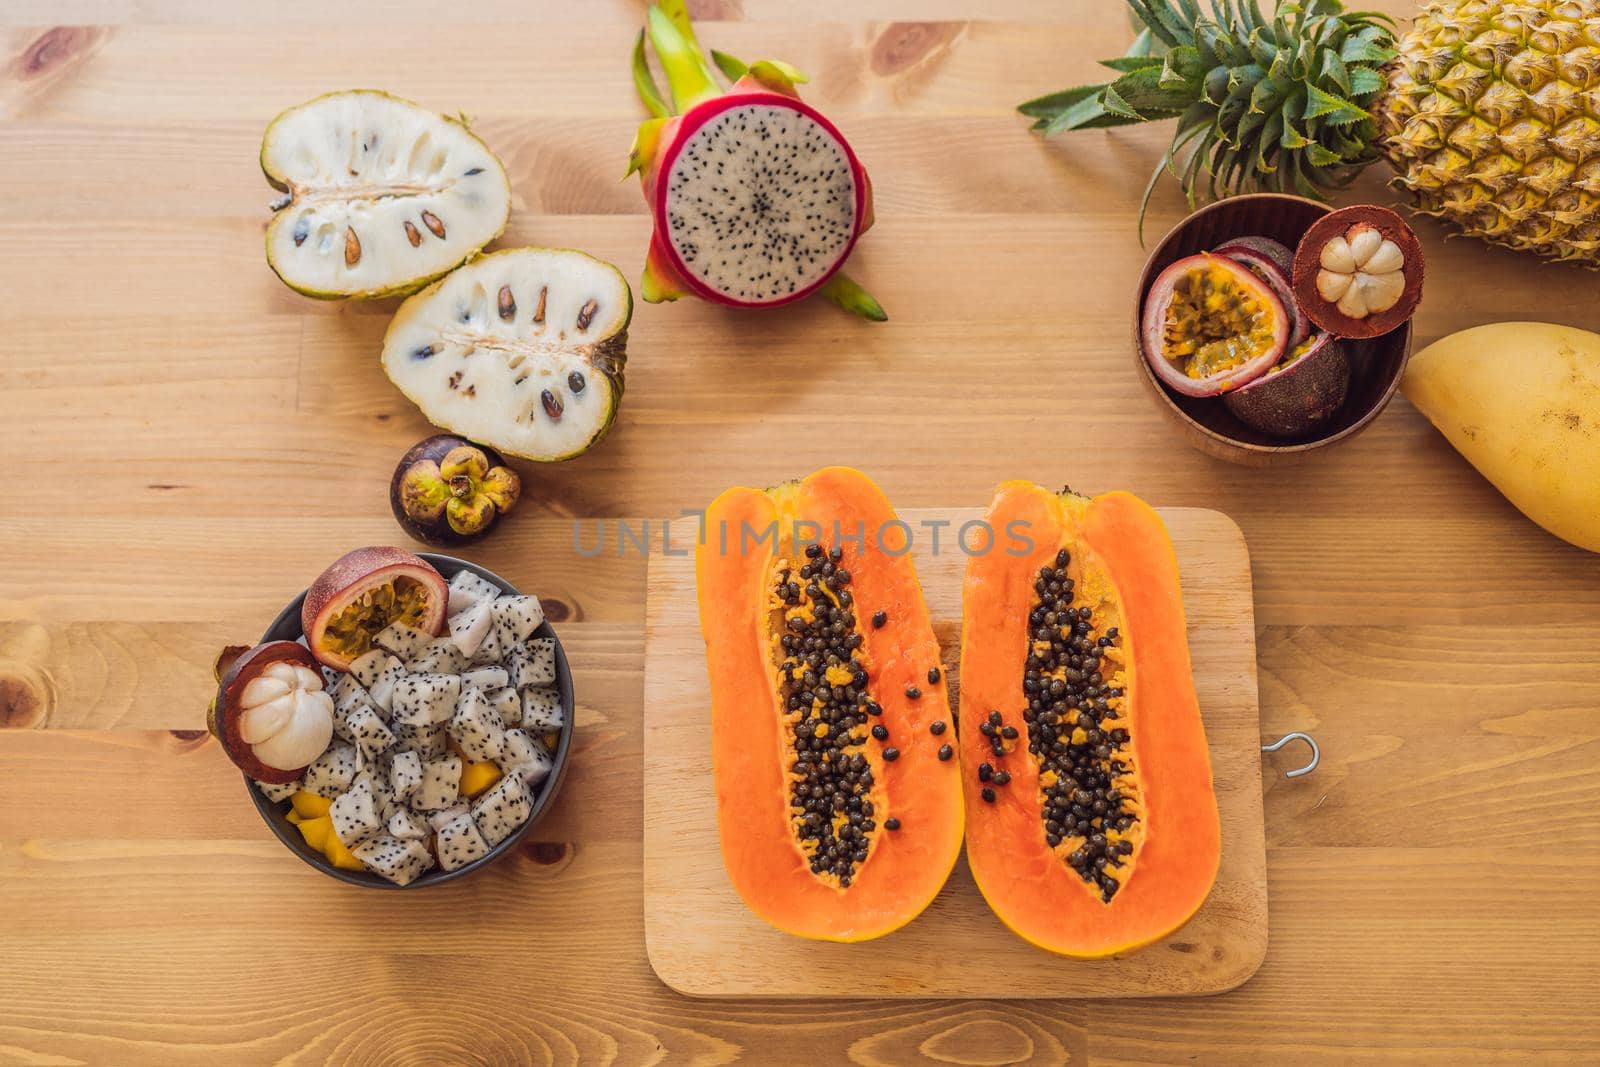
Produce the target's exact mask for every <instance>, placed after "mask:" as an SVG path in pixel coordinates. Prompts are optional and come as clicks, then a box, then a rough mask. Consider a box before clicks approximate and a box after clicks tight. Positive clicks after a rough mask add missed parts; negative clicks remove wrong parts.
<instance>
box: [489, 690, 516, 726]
mask: <svg viewBox="0 0 1600 1067" xmlns="http://www.w3.org/2000/svg"><path fill="white" fill-rule="evenodd" d="M484 696H485V697H486V698H488V701H489V706H490V707H491V708H493V709H494V710H495V712H496V713H497V714H498V715H499V716H500V721H501V722H503V723H505V724H506V725H507V726H517V725H520V724H521V722H522V697H521V696H520V695H519V694H518V693H517V691H516V689H514V688H513V687H511V686H509V685H507V686H506V687H505V688H503V689H495V690H491V691H490V692H487V693H484Z"/></svg>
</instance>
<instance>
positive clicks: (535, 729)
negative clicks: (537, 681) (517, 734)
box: [522, 686, 565, 734]
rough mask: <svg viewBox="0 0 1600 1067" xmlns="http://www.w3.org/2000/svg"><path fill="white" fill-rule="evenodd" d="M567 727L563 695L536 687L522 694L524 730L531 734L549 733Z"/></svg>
mask: <svg viewBox="0 0 1600 1067" xmlns="http://www.w3.org/2000/svg"><path fill="white" fill-rule="evenodd" d="M563 725H565V723H564V716H563V714H562V711H561V694H560V693H558V692H556V691H555V690H554V689H546V688H544V687H542V686H536V687H534V688H532V689H529V690H527V691H526V692H525V693H523V694H522V728H523V729H524V730H527V731H529V732H530V733H540V734H542V733H548V732H549V731H551V730H559V729H561V727H562V726H563Z"/></svg>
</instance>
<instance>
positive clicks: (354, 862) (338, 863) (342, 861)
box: [302, 818, 367, 871]
mask: <svg viewBox="0 0 1600 1067" xmlns="http://www.w3.org/2000/svg"><path fill="white" fill-rule="evenodd" d="M302 825H304V824H302ZM322 854H323V855H324V856H327V857H328V862H329V863H331V864H333V865H334V866H335V867H343V868H344V869H345V870H347V871H364V870H366V869H367V868H366V866H365V865H364V864H363V863H362V862H361V861H360V860H359V859H357V858H356V854H355V853H354V852H351V851H350V850H349V849H347V848H345V847H344V842H343V841H340V840H339V835H338V834H336V833H334V832H333V820H332V819H331V818H330V819H329V820H328V839H327V840H326V841H325V842H323V848H322Z"/></svg>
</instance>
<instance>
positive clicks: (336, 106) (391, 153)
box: [261, 89, 511, 299]
mask: <svg viewBox="0 0 1600 1067" xmlns="http://www.w3.org/2000/svg"><path fill="white" fill-rule="evenodd" d="M261 169H262V170H263V171H264V172H265V173H266V176H267V181H269V182H271V183H272V184H273V185H274V186H275V187H277V188H279V189H282V190H283V191H284V194H285V195H284V196H283V197H282V198H281V199H280V200H279V201H278V202H277V203H275V204H274V205H273V209H274V210H275V211H276V212H277V216H276V217H275V218H274V219H273V220H272V225H270V226H269V227H267V263H268V264H269V265H270V266H271V267H272V269H273V270H274V271H276V272H277V275H278V277H280V278H282V279H283V282H284V284H285V285H287V286H289V288H291V289H294V290H296V291H298V292H301V293H304V294H305V295H307V296H314V297H318V298H320V299H334V298H338V297H380V296H396V295H400V294H404V293H411V292H415V291H416V290H417V289H420V288H421V287H422V286H424V285H426V284H427V283H428V282H430V281H432V280H433V279H435V278H437V277H439V276H440V275H441V274H444V273H445V272H447V271H449V270H452V269H453V268H455V267H457V266H459V265H460V264H461V263H463V262H465V261H466V260H467V259H469V258H471V257H472V256H473V255H474V254H475V253H477V251H478V250H479V249H481V248H482V247H483V246H484V245H486V244H488V243H489V242H490V241H493V240H494V239H495V238H496V237H498V236H500V234H501V232H502V231H504V229H505V227H506V220H507V219H508V218H509V217H510V215H511V182H510V180H509V179H507V177H506V170H505V167H503V166H502V165H501V164H500V160H499V159H497V158H496V157H495V154H494V153H493V152H491V151H489V146H488V145H486V144H484V143H483V141H481V140H479V139H478V137H477V136H475V135H474V134H473V133H472V132H471V131H470V130H468V129H467V127H466V126H465V125H464V124H463V123H462V122H460V121H457V120H456V119H452V118H447V117H446V116H444V115H440V114H437V113H435V112H432V111H429V110H427V109H426V108H422V107H419V106H417V105H416V104H413V103H411V102H410V101H408V100H401V99H400V98H398V97H394V96H390V95H389V94H388V93H384V92H378V91H376V90H371V89H356V90H351V91H349V92H340V93H329V94H327V95H326V96H319V97H317V98H316V99H314V100H311V101H309V102H307V103H304V104H301V105H300V106H298V107H292V108H290V109H289V110H288V111H285V112H284V113H283V114H281V115H279V116H278V117H277V118H275V119H273V120H272V123H271V125H269V126H268V127H267V132H266V134H265V135H264V136H263V137H262V139H261Z"/></svg>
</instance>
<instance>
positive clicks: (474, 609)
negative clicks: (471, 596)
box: [450, 600, 494, 656]
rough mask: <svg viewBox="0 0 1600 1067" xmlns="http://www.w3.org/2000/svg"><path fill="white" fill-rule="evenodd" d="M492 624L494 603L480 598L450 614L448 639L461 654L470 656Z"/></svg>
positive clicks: (475, 650)
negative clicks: (469, 605) (474, 602)
mask: <svg viewBox="0 0 1600 1067" xmlns="http://www.w3.org/2000/svg"><path fill="white" fill-rule="evenodd" d="M493 626H494V604H493V603H492V602H491V601H488V600H480V601H478V602H477V603H476V604H473V605H472V606H471V607H468V608H466V609H464V610H462V611H459V612H457V613H456V614H454V615H452V616H450V640H451V641H453V642H455V646H456V648H457V649H458V650H459V651H460V652H461V654H462V655H463V656H471V655H473V654H474V653H476V652H477V651H478V646H479V645H481V644H483V639H484V638H485V637H488V636H489V630H490V629H491V628H492V627H493Z"/></svg>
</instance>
